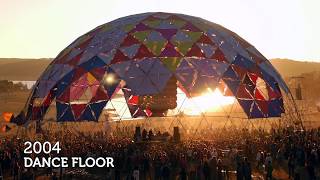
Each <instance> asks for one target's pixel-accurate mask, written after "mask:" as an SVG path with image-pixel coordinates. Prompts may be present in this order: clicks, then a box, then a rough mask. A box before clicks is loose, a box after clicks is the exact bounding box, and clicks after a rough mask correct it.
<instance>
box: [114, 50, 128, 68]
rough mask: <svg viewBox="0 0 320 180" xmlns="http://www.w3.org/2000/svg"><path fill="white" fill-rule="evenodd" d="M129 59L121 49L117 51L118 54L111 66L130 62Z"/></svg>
mask: <svg viewBox="0 0 320 180" xmlns="http://www.w3.org/2000/svg"><path fill="white" fill-rule="evenodd" d="M128 60H129V57H128V56H126V55H124V54H123V53H122V52H121V51H120V50H119V49H117V52H116V54H115V55H114V57H113V59H112V61H111V64H115V63H118V62H122V61H128Z"/></svg>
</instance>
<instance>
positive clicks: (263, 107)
mask: <svg viewBox="0 0 320 180" xmlns="http://www.w3.org/2000/svg"><path fill="white" fill-rule="evenodd" d="M256 103H257V105H258V106H259V108H260V110H261V111H262V112H263V114H265V115H267V114H268V106H269V101H259V100H257V101H256Z"/></svg>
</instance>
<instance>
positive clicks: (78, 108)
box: [71, 104, 86, 119]
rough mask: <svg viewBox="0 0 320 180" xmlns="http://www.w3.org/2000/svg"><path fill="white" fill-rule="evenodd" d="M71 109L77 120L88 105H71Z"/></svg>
mask: <svg viewBox="0 0 320 180" xmlns="http://www.w3.org/2000/svg"><path fill="white" fill-rule="evenodd" d="M71 108H72V111H73V114H74V117H75V119H78V118H79V117H80V115H81V114H82V112H83V111H84V109H85V108H86V104H71Z"/></svg>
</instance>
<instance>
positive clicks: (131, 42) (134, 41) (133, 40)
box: [120, 34, 140, 47]
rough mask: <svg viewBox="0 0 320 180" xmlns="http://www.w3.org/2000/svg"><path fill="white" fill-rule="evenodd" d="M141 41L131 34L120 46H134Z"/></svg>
mask: <svg viewBox="0 0 320 180" xmlns="http://www.w3.org/2000/svg"><path fill="white" fill-rule="evenodd" d="M139 43H140V42H139V41H138V40H137V39H136V38H134V37H133V36H131V35H130V34H129V35H128V36H127V37H126V38H125V39H124V40H123V42H122V44H121V45H120V47H127V46H132V45H134V44H139Z"/></svg>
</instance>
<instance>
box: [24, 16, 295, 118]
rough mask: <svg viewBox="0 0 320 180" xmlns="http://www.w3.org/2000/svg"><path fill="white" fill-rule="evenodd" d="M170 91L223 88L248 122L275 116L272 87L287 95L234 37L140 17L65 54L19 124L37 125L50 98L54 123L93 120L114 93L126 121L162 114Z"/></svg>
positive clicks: (115, 24)
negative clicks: (127, 115) (33, 122)
mask: <svg viewBox="0 0 320 180" xmlns="http://www.w3.org/2000/svg"><path fill="white" fill-rule="evenodd" d="M168 84H170V85H168ZM177 87H178V88H180V89H181V90H182V91H183V92H184V93H185V94H186V95H187V96H188V97H193V96H197V95H198V94H199V92H201V91H203V90H204V89H206V88H210V89H212V90H213V89H216V88H221V87H223V88H222V89H223V90H224V95H226V96H227V95H229V96H234V97H235V98H236V99H237V101H238V102H239V104H240V105H241V107H242V108H243V110H244V112H245V113H246V115H247V116H248V118H267V117H279V116H281V113H283V112H284V107H283V98H282V94H281V90H280V89H282V91H283V92H285V93H290V92H289V89H288V87H287V86H286V84H285V83H284V81H283V80H282V78H281V76H280V75H279V73H278V72H277V71H276V70H275V69H274V68H273V66H272V65H271V63H270V62H269V61H268V60H267V59H266V58H265V57H264V56H263V55H262V54H261V53H259V52H258V51H257V50H256V49H255V48H254V47H253V46H252V45H251V44H249V43H248V42H246V41H245V40H244V39H242V38H241V37H239V36H238V35H237V34H235V33H234V32H232V31H230V30H228V29H226V28H224V27H222V26H220V25H218V24H215V23H212V22H209V21H206V20H204V19H201V18H198V17H192V16H187V15H183V14H172V13H144V14H137V15H132V16H127V17H123V18H120V19H117V20H114V21H112V22H109V23H106V24H103V25H101V26H98V27H97V28H95V29H93V30H92V31H90V32H88V33H86V34H84V35H82V36H81V37H79V38H78V39H76V40H75V41H74V42H73V43H71V44H70V45H69V46H68V47H67V48H65V49H64V50H63V51H62V52H61V53H60V54H59V55H58V56H57V57H56V58H55V59H54V60H53V61H52V63H51V64H50V65H49V66H48V67H47V69H46V70H45V71H44V72H43V74H42V75H41V77H40V78H39V79H38V81H37V82H36V84H35V87H34V89H33V91H32V93H31V95H30V97H29V99H28V102H27V104H26V107H25V112H26V119H27V120H36V119H42V118H43V116H44V115H45V113H46V111H47V109H48V107H49V106H50V104H51V103H52V102H53V100H55V101H56V109H57V120H58V121H81V120H88V121H97V120H98V118H99V116H100V114H101V111H102V110H103V108H104V107H105V106H106V104H107V102H108V101H109V100H110V99H112V98H113V97H114V95H115V94H116V92H118V91H123V93H124V97H125V99H126V102H127V104H128V107H129V110H130V113H131V115H132V117H133V118H134V117H140V116H165V111H166V110H168V109H172V108H174V107H175V106H176V102H175V100H176V99H175V98H174V96H173V95H174V93H176V88H177ZM168 97H173V98H168ZM159 106H160V107H159Z"/></svg>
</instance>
